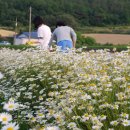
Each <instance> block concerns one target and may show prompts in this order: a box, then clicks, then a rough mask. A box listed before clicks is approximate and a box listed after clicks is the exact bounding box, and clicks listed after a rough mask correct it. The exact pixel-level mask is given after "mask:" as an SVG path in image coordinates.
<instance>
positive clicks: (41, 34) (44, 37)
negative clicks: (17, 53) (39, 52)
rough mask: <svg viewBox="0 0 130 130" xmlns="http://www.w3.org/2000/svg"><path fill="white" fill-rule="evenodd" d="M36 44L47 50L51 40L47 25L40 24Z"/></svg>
mask: <svg viewBox="0 0 130 130" xmlns="http://www.w3.org/2000/svg"><path fill="white" fill-rule="evenodd" d="M37 35H38V42H39V44H40V47H41V49H45V50H46V49H48V44H49V41H50V39H51V29H50V27H48V26H47V25H44V24H42V25H41V26H40V27H39V28H38V30H37Z"/></svg>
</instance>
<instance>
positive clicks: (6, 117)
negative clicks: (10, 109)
mask: <svg viewBox="0 0 130 130" xmlns="http://www.w3.org/2000/svg"><path fill="white" fill-rule="evenodd" d="M11 120H12V115H10V114H8V113H1V114H0V122H2V124H7V123H8V122H9V121H11Z"/></svg>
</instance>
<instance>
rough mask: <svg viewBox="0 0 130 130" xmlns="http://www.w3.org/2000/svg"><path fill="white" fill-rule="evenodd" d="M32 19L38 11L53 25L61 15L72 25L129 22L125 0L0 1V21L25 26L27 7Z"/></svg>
mask: <svg viewBox="0 0 130 130" xmlns="http://www.w3.org/2000/svg"><path fill="white" fill-rule="evenodd" d="M30 6H31V7H32V19H33V18H34V17H35V16H36V15H41V16H43V17H44V20H45V21H46V22H47V24H48V25H50V26H54V25H55V21H56V20H57V19H58V18H63V19H64V20H65V21H67V22H68V23H69V24H70V25H72V26H74V27H75V26H80V25H81V26H88V25H94V26H106V25H128V24H129V22H130V1H128V0H124V1H122V0H114V1H113V0H80V1H79V0H75V1H74V0H69V1H67V0H55V1H52V0H44V1H43V0H37V1H32V0H12V1H11V2H10V0H4V1H2V0H1V1H0V7H1V8H0V12H1V13H0V21H1V23H0V25H1V26H11V27H14V25H15V19H16V17H17V19H18V27H19V26H28V20H29V7H30Z"/></svg>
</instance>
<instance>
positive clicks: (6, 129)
mask: <svg viewBox="0 0 130 130" xmlns="http://www.w3.org/2000/svg"><path fill="white" fill-rule="evenodd" d="M1 130H19V126H18V125H16V123H9V124H7V125H5V126H3V127H2V129H1Z"/></svg>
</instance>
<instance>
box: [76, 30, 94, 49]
mask: <svg viewBox="0 0 130 130" xmlns="http://www.w3.org/2000/svg"><path fill="white" fill-rule="evenodd" d="M95 44H96V40H95V39H94V38H92V37H84V36H82V35H81V34H80V33H77V44H76V47H82V46H88V45H89V46H90V45H91V46H92V45H95Z"/></svg>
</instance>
